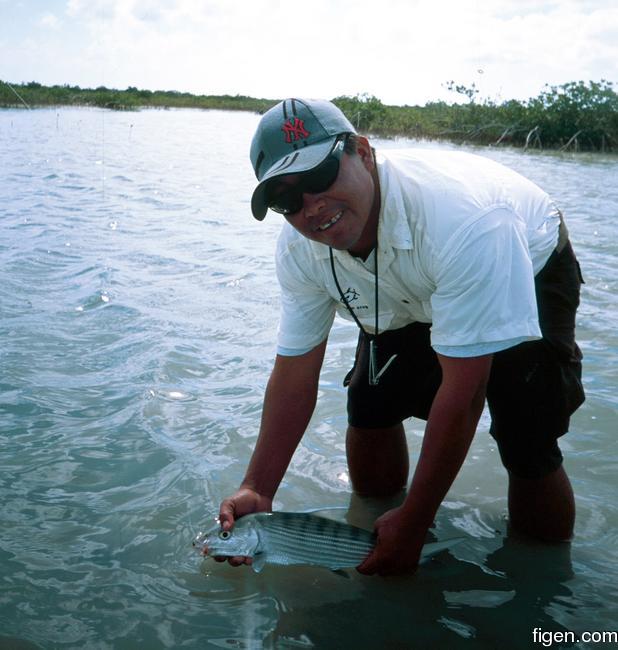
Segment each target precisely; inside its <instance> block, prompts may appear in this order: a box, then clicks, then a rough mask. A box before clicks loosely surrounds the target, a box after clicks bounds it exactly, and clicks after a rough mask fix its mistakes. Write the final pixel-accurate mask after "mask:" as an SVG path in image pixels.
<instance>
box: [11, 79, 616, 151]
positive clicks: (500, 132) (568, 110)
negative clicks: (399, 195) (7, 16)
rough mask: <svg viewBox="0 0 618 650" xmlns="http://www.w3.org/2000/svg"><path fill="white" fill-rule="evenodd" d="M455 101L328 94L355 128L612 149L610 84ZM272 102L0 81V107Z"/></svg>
mask: <svg viewBox="0 0 618 650" xmlns="http://www.w3.org/2000/svg"><path fill="white" fill-rule="evenodd" d="M446 87H447V88H448V89H449V90H451V91H452V92H453V93H454V94H455V95H456V96H457V98H458V99H459V100H463V102H462V101H453V102H450V103H449V102H444V101H439V102H428V103H427V104H425V105H424V106H390V105H386V104H383V103H382V102H381V101H380V100H379V99H378V98H377V97H374V96H373V95H368V94H366V93H365V94H359V95H356V96H346V95H342V96H340V97H335V98H334V99H333V101H334V103H335V104H337V105H338V106H339V107H340V108H341V109H342V110H343V111H344V113H345V114H346V115H347V116H348V118H349V119H350V120H351V121H352V123H353V124H354V125H355V126H356V128H357V129H358V131H359V132H361V133H373V134H375V135H380V136H406V137H413V138H422V139H445V140H451V141H456V142H468V143H476V144H484V145H496V146H497V145H502V144H510V145H513V146H520V147H524V148H545V149H562V150H571V151H577V150H583V151H604V152H605V151H613V152H615V151H617V150H618V93H616V91H615V90H614V87H613V83H612V82H610V81H606V80H604V79H602V80H601V81H598V82H595V81H588V82H584V81H573V82H569V83H566V84H563V85H559V86H549V85H547V86H545V87H544V89H543V90H542V91H541V93H540V94H539V95H538V96H537V97H532V98H530V99H528V100H524V101H520V100H514V99H511V100H506V101H502V102H497V101H494V100H490V99H482V98H479V91H478V88H476V86H475V84H472V85H471V86H466V85H463V84H456V83H455V82H454V81H449V82H447V83H446ZM277 101H279V100H275V99H259V98H254V97H247V96H244V95H193V94H191V93H182V92H177V91H173V90H154V91H151V90H140V89H138V88H135V87H132V86H130V87H128V88H127V89H126V90H117V89H113V88H106V87H105V86H99V87H98V88H80V87H79V86H69V85H62V86H44V85H42V84H40V83H37V82H35V81H31V82H29V83H22V84H9V83H8V82H2V81H0V107H17V106H22V107H40V106H60V105H64V106H66V105H79V106H96V107H101V108H108V109H115V110H137V109H139V108H141V107H157V108H201V109H224V110H242V111H255V112H258V113H263V112H265V111H266V110H268V109H269V108H270V107H271V106H273V105H274V104H276V103H277Z"/></svg>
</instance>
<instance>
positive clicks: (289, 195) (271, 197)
mask: <svg viewBox="0 0 618 650" xmlns="http://www.w3.org/2000/svg"><path fill="white" fill-rule="evenodd" d="M344 147H345V141H344V140H337V141H336V142H335V144H334V146H333V148H332V150H331V152H330V153H329V154H328V156H327V157H326V159H325V160H324V161H323V162H321V163H320V164H319V165H318V166H317V167H315V168H314V169H312V170H311V171H308V172H305V173H303V174H299V180H298V183H296V184H295V185H284V184H283V183H281V184H275V183H273V184H272V186H271V189H269V193H268V197H267V205H268V207H269V208H270V209H271V210H274V211H275V212H278V213H279V214H295V213H296V212H298V211H299V210H300V209H301V208H302V207H303V194H319V193H320V192H324V191H326V190H327V189H328V188H329V187H330V186H331V185H332V184H333V183H334V182H335V180H336V179H337V175H338V174H339V161H340V160H341V157H342V156H343V150H344Z"/></svg>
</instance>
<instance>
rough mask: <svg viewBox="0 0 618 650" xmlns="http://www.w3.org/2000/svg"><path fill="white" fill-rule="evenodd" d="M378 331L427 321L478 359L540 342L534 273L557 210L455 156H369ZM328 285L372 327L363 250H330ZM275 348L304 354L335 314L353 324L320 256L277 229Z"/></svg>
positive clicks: (543, 197)
mask: <svg viewBox="0 0 618 650" xmlns="http://www.w3.org/2000/svg"><path fill="white" fill-rule="evenodd" d="M377 162H378V177H379V181H380V191H381V206H380V217H379V225H378V249H377V255H378V269H379V270H378V274H379V298H378V303H379V315H378V316H379V319H378V320H379V325H378V326H379V331H384V330H387V329H397V328H400V327H403V326H405V325H407V324H409V323H411V322H414V321H419V322H424V323H432V327H431V342H432V346H433V347H434V349H436V351H438V352H440V353H442V354H447V355H449V356H460V357H465V356H477V355H479V354H486V353H489V352H495V351H497V350H499V349H503V348H505V347H509V346H511V345H514V344H516V343H519V342H521V341H525V340H533V339H538V338H540V336H541V332H540V329H539V323H538V314H537V306H536V298H535V291H534V276H535V275H536V273H538V272H539V271H540V270H541V268H542V267H543V265H544V264H545V262H546V260H547V259H548V257H549V256H550V254H551V252H552V250H553V249H554V248H555V245H556V241H557V238H558V226H559V213H558V211H557V209H556V207H555V205H554V204H553V202H552V201H551V199H550V197H549V196H548V195H547V194H546V193H545V192H543V191H542V190H541V189H540V188H539V187H538V186H536V185H535V184H534V183H532V182H531V181H529V180H527V179H526V178H524V177H523V176H521V175H520V174H517V173H516V172H514V171H512V170H511V169H508V168H506V167H504V166H502V165H500V164H498V163H496V162H494V161H491V160H489V159H487V158H483V157H481V156H476V155H472V154H468V153H463V152H455V151H453V152H448V151H439V150H417V149H413V150H405V151H389V152H388V153H387V154H385V155H380V156H378V159H377ZM333 254H334V259H335V269H336V273H337V279H338V280H339V284H340V286H341V289H342V290H343V292H344V294H345V297H346V299H347V301H348V303H349V305H350V307H351V308H352V309H353V310H354V313H355V314H356V316H357V318H358V319H359V321H360V322H361V323H362V325H363V327H364V328H365V329H366V330H367V331H368V332H373V331H374V326H375V304H374V292H375V285H374V281H375V277H374V272H373V270H374V261H375V260H374V259H373V257H372V256H373V255H374V254H375V252H373V253H372V256H370V257H369V258H368V259H367V260H365V261H364V262H363V261H362V260H360V259H358V258H355V257H353V256H352V255H350V254H349V253H348V252H347V251H336V250H334V251H333ZM276 262H277V275H278V278H279V283H280V286H281V319H280V325H279V335H278V346H279V353H281V354H290V355H294V354H302V353H304V352H307V351H308V350H310V349H312V348H313V347H315V346H316V345H318V344H319V343H321V342H322V341H323V340H324V339H325V338H326V337H327V336H328V332H329V330H330V328H331V326H332V323H333V319H334V317H335V314H336V313H339V315H340V316H342V317H343V318H346V319H349V320H352V316H351V315H350V313H349V312H348V309H347V308H346V306H345V304H344V303H343V302H342V300H341V297H340V294H339V291H338V289H337V286H336V284H335V280H334V278H333V273H332V270H331V266H330V259H329V248H328V246H325V245H324V244H320V243H318V242H314V241H311V240H309V239H306V238H305V237H303V236H302V235H300V233H298V232H297V231H296V230H295V229H294V228H293V227H292V226H291V225H290V224H288V223H286V224H284V227H283V229H282V232H281V235H280V237H279V241H278V245H277V259H276Z"/></svg>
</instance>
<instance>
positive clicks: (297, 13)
mask: <svg viewBox="0 0 618 650" xmlns="http://www.w3.org/2000/svg"><path fill="white" fill-rule="evenodd" d="M63 1H64V5H63V7H64V14H62V13H60V11H62V9H61V8H60V7H59V2H60V0H58V2H57V3H56V5H54V8H53V13H52V12H51V11H50V12H49V15H50V16H55V17H59V18H57V20H59V23H60V24H58V23H56V29H53V30H52V29H51V27H52V23H53V22H54V21H53V18H48V23H49V24H48V25H47V27H48V29H47V32H48V34H49V35H50V36H49V39H48V40H44V39H41V41H40V42H39V51H38V54H37V56H35V55H34V54H33V55H32V56H30V57H28V56H25V55H24V56H20V57H17V58H16V59H15V60H14V62H12V63H10V64H8V63H5V65H4V66H3V68H6V66H7V65H11V66H13V67H15V68H16V69H17V68H18V67H20V66H21V69H22V70H24V69H25V68H26V67H27V68H28V70H27V73H26V74H25V76H26V77H27V78H40V79H41V81H43V82H49V81H51V82H53V83H78V84H80V85H90V86H97V85H107V86H115V87H120V88H124V87H126V86H129V85H130V86H138V87H140V88H150V89H175V90H181V91H188V92H194V93H204V94H247V95H253V96H257V97H270V98H281V97H284V96H290V95H306V96H314V97H334V96H336V95H342V94H348V95H353V94H357V93H360V92H369V93H370V94H373V95H376V96H377V97H379V98H380V99H382V101H384V102H386V103H399V104H401V103H409V104H412V103H424V102H426V101H429V100H438V99H454V98H455V97H454V95H453V93H449V92H447V90H446V89H445V88H444V82H445V81H448V80H451V79H453V80H455V81H456V82H457V83H464V84H466V85H469V84H471V83H472V82H475V83H476V84H477V86H478V87H479V89H480V91H481V94H482V95H483V96H489V97H492V98H497V99H500V98H502V99H506V98H510V97H516V98H520V99H525V98H528V97H530V96H533V95H535V94H537V93H538V92H539V91H540V89H541V88H542V87H543V85H544V84H545V83H549V84H552V85H555V84H559V83H564V82H566V81H574V80H578V79H595V80H596V79H600V78H602V77H604V78H609V79H614V80H615V79H618V69H617V65H618V39H617V38H616V34H617V33H618V8H615V2H612V1H611V0H578V1H575V0H561V1H560V2H558V1H557V0H549V1H545V2H543V1H539V0H518V1H517V2H515V0H492V1H489V0H487V1H486V0H459V1H458V2H455V1H453V2H448V3H447V2H436V0H382V1H381V2H380V3H376V2H375V0H313V2H312V4H311V7H310V8H308V6H300V7H299V6H298V5H294V4H291V3H290V2H289V1H287V0H251V1H247V0H63ZM0 2H2V0H0ZM447 7H448V9H447ZM52 33H53V34H55V38H52ZM23 40H24V39H23V38H22V42H23ZM41 48H43V49H44V51H45V52H46V53H51V54H53V57H45V59H41V57H40V52H41ZM20 51H21V52H22V53H23V48H22V49H20ZM52 58H53V69H52V64H51V63H49V62H48V61H49V59H52ZM37 70H38V71H39V72H37ZM478 70H483V74H479V72H478ZM43 72H45V75H46V77H45V78H42V76H43ZM3 74H5V76H6V73H3ZM23 74H24V73H23V72H22V74H20V75H17V76H16V77H15V76H13V78H17V79H19V78H20V77H21V76H22V75H23ZM11 77H12V75H8V76H7V78H11ZM52 77H53V78H52Z"/></svg>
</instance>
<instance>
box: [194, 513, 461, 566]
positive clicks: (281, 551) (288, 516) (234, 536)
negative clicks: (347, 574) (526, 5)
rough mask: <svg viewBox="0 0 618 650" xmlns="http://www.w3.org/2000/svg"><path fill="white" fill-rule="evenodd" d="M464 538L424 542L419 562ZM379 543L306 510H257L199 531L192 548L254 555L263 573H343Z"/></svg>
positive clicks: (353, 528)
mask: <svg viewBox="0 0 618 650" xmlns="http://www.w3.org/2000/svg"><path fill="white" fill-rule="evenodd" d="M462 539H463V538H461V537H458V538H453V539H448V540H444V541H441V542H433V543H429V544H425V546H424V547H423V550H422V552H421V561H424V560H428V559H429V558H431V557H433V556H434V555H437V554H438V553H440V552H442V551H444V550H446V549H450V548H452V547H453V546H454V545H455V544H458V543H459V542H460V541H462ZM376 541H377V536H376V534H375V533H374V532H370V531H368V530H365V529H363V528H358V527H357V526H351V525H350V524H345V523H342V522H339V521H334V520H332V519H327V518H325V517H320V516H318V515H315V514H311V513H305V512H281V511H279V512H257V513H252V514H248V515H245V516H244V517H240V518H239V519H237V520H236V522H235V524H234V528H232V530H222V529H221V527H220V525H218V524H217V525H216V526H214V527H213V528H211V529H209V530H207V531H205V532H200V533H198V535H197V536H196V537H195V539H194V541H193V547H194V548H195V549H197V550H198V551H199V552H200V554H201V555H204V556H210V557H235V556H241V557H250V558H252V563H251V567H252V568H253V570H254V571H255V572H256V573H259V572H260V571H261V570H262V569H263V568H264V566H265V565H266V564H275V565H284V566H291V565H305V566H318V567H324V568H326V569H330V570H331V571H340V570H342V569H348V568H351V567H356V566H358V565H359V564H361V562H362V561H363V560H364V559H365V558H366V557H367V556H368V555H369V553H370V552H371V551H372V550H373V548H374V546H375V544H376Z"/></svg>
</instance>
